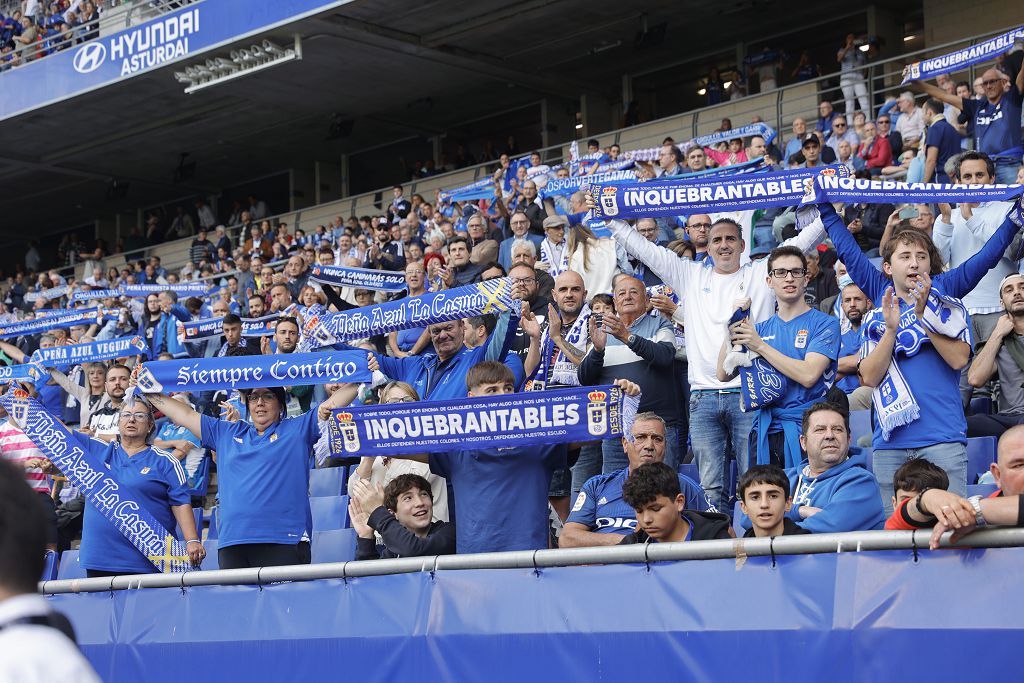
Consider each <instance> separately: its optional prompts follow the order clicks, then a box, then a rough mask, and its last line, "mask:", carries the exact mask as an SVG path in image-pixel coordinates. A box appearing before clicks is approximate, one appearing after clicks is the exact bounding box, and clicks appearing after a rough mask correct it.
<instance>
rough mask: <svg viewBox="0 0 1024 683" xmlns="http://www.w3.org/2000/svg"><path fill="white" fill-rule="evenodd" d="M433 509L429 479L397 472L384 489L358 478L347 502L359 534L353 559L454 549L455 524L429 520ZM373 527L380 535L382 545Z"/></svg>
mask: <svg viewBox="0 0 1024 683" xmlns="http://www.w3.org/2000/svg"><path fill="white" fill-rule="evenodd" d="M433 511H434V503H433V498H432V495H431V490H430V483H429V482H427V480H426V479H424V478H423V477H421V476H420V475H418V474H400V475H399V476H397V477H395V478H394V479H393V480H392V481H391V483H389V484H388V485H387V488H385V489H381V487H380V485H379V484H378V485H376V486H373V485H371V484H370V483H368V482H366V481H364V480H359V481H358V482H356V483H355V484H354V486H353V490H352V499H351V501H350V502H349V517H350V518H351V520H352V528H354V529H355V530H356V534H357V535H358V536H359V539H358V540H357V541H356V559H357V560H376V559H379V558H386V557H417V556H423V555H450V554H451V553H454V552H455V525H454V524H450V523H448V522H431V521H430V520H431V518H432V517H433ZM374 531H376V532H377V533H379V534H380V537H381V539H383V541H384V544H383V545H382V546H378V545H377V542H376V540H375V538H374Z"/></svg>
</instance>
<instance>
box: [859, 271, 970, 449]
mask: <svg viewBox="0 0 1024 683" xmlns="http://www.w3.org/2000/svg"><path fill="white" fill-rule="evenodd" d="M900 306H901V308H904V310H903V311H902V312H901V313H900V326H899V330H898V331H897V332H896V344H895V346H894V347H893V351H892V359H891V360H890V361H889V367H888V369H887V370H886V372H885V377H884V378H883V379H882V382H881V383H880V384H879V385H878V386H877V387H876V388H875V390H874V391H873V392H872V393H871V403H872V405H873V406H874V408H875V416H876V417H877V418H878V424H879V426H880V427H881V429H882V438H883V439H885V440H888V439H889V436H890V435H891V434H892V432H893V430H894V429H896V428H897V427H902V426H905V425H908V424H910V423H911V422H913V421H914V420H916V419H917V418H918V417H920V415H921V408H920V406H919V405H918V402H917V397H916V396H915V395H914V391H913V389H912V387H911V386H910V383H909V382H907V379H906V377H905V375H904V373H903V371H902V370H901V368H900V364H901V363H902V362H904V360H905V359H906V358H910V357H912V356H914V355H916V354H917V353H919V352H920V351H921V349H922V347H923V346H924V345H925V344H931V340H930V339H929V338H928V333H927V330H930V331H932V332H936V333H938V334H941V335H943V336H946V337H949V338H951V339H958V340H960V341H962V342H964V343H966V344H971V325H970V316H969V315H968V314H967V308H966V307H965V306H964V305H963V303H962V302H961V301H960V300H959V299H955V298H953V297H951V296H946V295H944V294H943V293H942V292H940V291H938V290H937V289H936V288H935V286H932V290H931V292H930V293H929V295H928V302H927V305H926V306H925V309H924V313H923V314H922V315H921V317H920V318H918V316H917V313H916V312H915V310H914V307H913V306H907V305H906V304H903V303H901V304H900ZM861 329H862V330H863V333H864V343H863V346H862V348H861V358H866V357H867V356H868V354H870V353H871V351H872V350H874V348H875V346H877V345H878V342H879V340H881V338H882V335H883V334H885V316H884V315H883V314H882V309H881V308H876V309H874V310H872V311H869V312H868V314H867V315H866V316H864V323H863V325H862V328H861Z"/></svg>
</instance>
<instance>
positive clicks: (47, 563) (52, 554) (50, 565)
mask: <svg viewBox="0 0 1024 683" xmlns="http://www.w3.org/2000/svg"><path fill="white" fill-rule="evenodd" d="M57 560H58V556H57V551H56V550H47V551H46V559H45V560H44V561H43V575H42V576H41V577H39V580H40V581H53V580H54V579H56V578H57V565H58V562H57Z"/></svg>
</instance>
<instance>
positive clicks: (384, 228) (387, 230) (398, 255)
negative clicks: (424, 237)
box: [364, 221, 405, 271]
mask: <svg viewBox="0 0 1024 683" xmlns="http://www.w3.org/2000/svg"><path fill="white" fill-rule="evenodd" d="M364 265H365V267H366V268H372V269H374V270H394V271H401V270H402V269H404V268H405V256H404V255H403V254H402V243H401V242H400V241H394V240H392V239H391V226H389V225H388V224H387V223H385V222H383V221H382V222H380V223H378V224H377V227H375V228H374V229H373V244H372V245H371V246H370V248H369V249H367V250H366V263H365V264H364Z"/></svg>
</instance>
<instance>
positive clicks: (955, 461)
mask: <svg viewBox="0 0 1024 683" xmlns="http://www.w3.org/2000/svg"><path fill="white" fill-rule="evenodd" d="M912 458H924V459H925V460H927V461H928V462H930V463H933V464H935V465H938V466H939V467H941V468H942V469H944V470H945V471H946V475H947V476H948V477H949V490H950V491H951V492H953V493H955V494H957V495H959V496H966V495H967V447H966V446H964V445H963V444H962V443H937V444H934V445H932V446H924V447H923V448H900V449H882V450H876V451H875V452H874V455H873V456H872V464H871V468H872V469H873V470H874V471H875V478H876V479H878V488H879V489H880V490H881V492H882V505H883V506H885V514H886V516H887V517H888V516H889V515H891V514H892V498H893V496H894V495H895V491H893V486H892V478H893V475H895V474H896V470H898V469H899V468H900V466H901V465H902V464H903V463H905V462H906V461H908V460H910V459H912Z"/></svg>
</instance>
